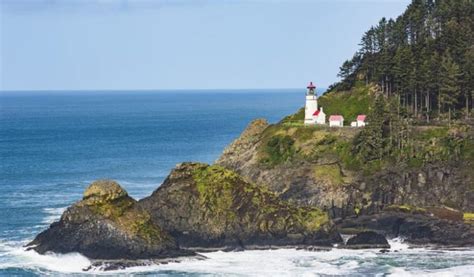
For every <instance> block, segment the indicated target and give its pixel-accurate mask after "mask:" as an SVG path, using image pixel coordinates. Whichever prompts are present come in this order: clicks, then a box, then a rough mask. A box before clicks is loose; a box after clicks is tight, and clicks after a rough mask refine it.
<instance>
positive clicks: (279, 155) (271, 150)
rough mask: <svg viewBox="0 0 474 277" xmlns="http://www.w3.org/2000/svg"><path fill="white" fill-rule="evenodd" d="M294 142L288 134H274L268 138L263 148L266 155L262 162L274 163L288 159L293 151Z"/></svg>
mask: <svg viewBox="0 0 474 277" xmlns="http://www.w3.org/2000/svg"><path fill="white" fill-rule="evenodd" d="M294 143H295V141H294V140H293V139H292V138H291V137H290V136H288V135H285V136H282V135H276V136H274V137H272V138H270V140H269V141H268V142H267V145H266V149H265V150H266V153H267V154H268V155H267V158H266V159H265V160H264V161H263V162H264V163H266V164H269V165H275V164H279V163H282V162H286V161H288V160H290V159H291V158H292V157H293V155H294V153H295V149H294V147H293V144H294Z"/></svg>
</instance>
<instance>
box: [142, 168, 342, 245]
mask: <svg viewBox="0 0 474 277" xmlns="http://www.w3.org/2000/svg"><path fill="white" fill-rule="evenodd" d="M139 205H140V206H141V207H142V208H143V209H144V210H147V211H149V212H150V214H151V217H152V220H153V221H154V222H155V223H156V224H157V225H159V226H162V227H163V228H164V229H165V230H167V231H169V232H170V234H171V235H172V236H173V237H174V238H175V239H176V240H177V241H178V243H179V245H180V246H181V247H186V248H197V249H210V248H241V247H243V248H260V247H265V248H266V247H271V246H291V245H293V246H294V245H325V246H329V245H331V243H333V242H339V241H340V240H341V238H340V236H339V234H338V233H337V232H336V231H335V229H334V228H333V225H332V223H331V222H330V220H329V218H328V215H327V214H326V213H325V212H323V211H321V210H319V209H317V208H297V207H295V206H293V205H290V204H288V203H287V202H284V201H282V200H280V199H279V198H278V197H277V196H276V195H275V194H273V193H271V192H269V191H267V190H265V189H264V188H262V187H259V186H256V185H254V184H251V183H249V182H246V181H245V180H244V179H242V177H240V176H239V175H238V174H236V173H235V172H233V171H231V170H227V169H224V168H223V167H221V166H217V165H212V166H209V165H207V164H201V163H183V164H180V165H178V166H177V167H176V168H175V169H174V170H173V171H172V172H171V174H170V175H169V176H168V178H167V179H166V180H165V182H164V183H163V184H162V185H161V186H160V187H159V188H158V189H157V190H156V191H155V192H154V193H153V194H152V195H151V196H150V197H147V198H145V199H143V200H140V201H139Z"/></svg>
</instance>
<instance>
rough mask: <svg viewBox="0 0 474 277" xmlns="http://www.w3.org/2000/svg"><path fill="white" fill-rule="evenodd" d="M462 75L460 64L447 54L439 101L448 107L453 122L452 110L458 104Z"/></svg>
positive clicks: (442, 70) (442, 65) (443, 67)
mask: <svg viewBox="0 0 474 277" xmlns="http://www.w3.org/2000/svg"><path fill="white" fill-rule="evenodd" d="M460 76H461V73H460V69H459V66H458V65H457V64H456V63H455V62H454V61H453V59H452V58H451V56H450V55H449V54H445V56H444V57H443V60H442V62H441V83H440V89H439V101H440V103H441V106H445V107H447V109H448V120H449V122H451V112H452V111H453V109H454V107H455V106H456V104H457V101H458V97H459V94H460V86H459V77H460Z"/></svg>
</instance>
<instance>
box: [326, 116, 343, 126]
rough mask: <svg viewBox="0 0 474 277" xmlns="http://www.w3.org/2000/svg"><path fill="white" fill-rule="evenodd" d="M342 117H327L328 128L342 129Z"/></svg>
mask: <svg viewBox="0 0 474 277" xmlns="http://www.w3.org/2000/svg"><path fill="white" fill-rule="evenodd" d="M343 126H344V117H343V116H342V115H338V114H333V115H331V116H330V117H329V127H343Z"/></svg>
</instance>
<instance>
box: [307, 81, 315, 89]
mask: <svg viewBox="0 0 474 277" xmlns="http://www.w3.org/2000/svg"><path fill="white" fill-rule="evenodd" d="M306 88H307V89H314V88H316V86H315V85H313V82H309V85H308V86H307V87H306Z"/></svg>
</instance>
